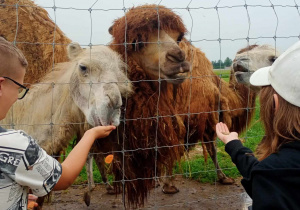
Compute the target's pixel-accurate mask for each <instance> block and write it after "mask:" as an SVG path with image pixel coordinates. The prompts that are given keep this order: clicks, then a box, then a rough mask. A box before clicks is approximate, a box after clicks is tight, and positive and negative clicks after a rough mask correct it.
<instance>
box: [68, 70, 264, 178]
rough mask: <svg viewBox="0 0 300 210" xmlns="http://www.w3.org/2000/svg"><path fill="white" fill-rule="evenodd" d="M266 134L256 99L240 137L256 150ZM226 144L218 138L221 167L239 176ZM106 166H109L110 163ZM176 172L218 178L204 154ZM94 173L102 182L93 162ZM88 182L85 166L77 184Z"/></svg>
mask: <svg viewBox="0 0 300 210" xmlns="http://www.w3.org/2000/svg"><path fill="white" fill-rule="evenodd" d="M214 72H215V73H216V74H217V75H221V78H223V79H224V80H225V81H228V80H229V77H230V71H229V70H217V71H214ZM263 135H264V130H263V128H262V125H261V123H260V122H259V102H258V100H257V101H256V112H255V116H254V119H253V120H252V124H251V125H250V126H249V127H248V129H247V131H246V132H244V133H242V134H240V139H242V141H243V142H244V145H245V146H246V147H249V148H250V149H251V150H252V151H254V150H255V148H256V146H257V145H258V143H259V142H260V140H261V139H262V136H263ZM224 148H225V147H224V144H223V143H222V142H221V141H220V140H217V150H218V154H217V158H218V162H219V165H220V167H221V168H222V170H223V172H224V173H225V174H226V176H228V177H231V178H238V177H240V174H239V172H238V170H237V168H236V167H235V165H234V164H233V163H232V162H231V158H230V157H229V155H228V154H227V153H226V152H225V150H224ZM70 150H71V146H69V147H68V150H67V154H68V153H69V152H70ZM106 167H109V166H108V165H107V166H106ZM173 172H174V174H175V175H176V174H183V175H184V176H185V177H186V178H191V179H195V180H198V181H200V182H210V183H213V182H215V181H216V180H217V177H216V169H215V166H214V164H213V162H212V160H211V158H210V157H208V158H207V162H205V160H204V157H203V155H202V154H200V152H199V155H195V156H194V157H192V158H191V159H189V160H187V158H185V157H183V158H182V160H181V162H180V163H177V164H176V166H175V167H174V170H173ZM93 174H94V180H95V183H101V182H102V179H101V175H100V173H99V171H98V168H97V166H96V164H95V163H94V164H93ZM108 179H109V181H112V180H113V176H112V175H109V176H108ZM84 183H87V175H86V171H85V168H83V170H82V171H81V173H80V175H79V176H78V178H77V179H76V181H75V184H84Z"/></svg>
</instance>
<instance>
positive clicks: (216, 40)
mask: <svg viewBox="0 0 300 210" xmlns="http://www.w3.org/2000/svg"><path fill="white" fill-rule="evenodd" d="M2 2H3V1H2ZM20 2H23V1H17V2H16V4H12V5H10V4H5V2H4V3H1V4H0V10H1V8H2V7H12V8H15V12H16V20H15V21H16V33H15V36H14V40H12V41H13V43H14V44H15V45H18V44H27V45H52V46H53V51H52V53H53V57H52V60H53V64H52V73H53V71H54V69H55V63H54V60H55V57H54V56H55V46H61V45H65V44H63V43H56V42H55V37H56V30H57V15H56V13H57V11H67V10H68V11H76V10H77V11H87V12H88V13H89V18H90V23H86V24H87V25H88V24H90V32H89V33H90V36H89V43H88V44H84V43H80V46H81V47H86V48H87V49H89V50H90V60H91V54H92V49H93V47H95V46H101V45H104V46H108V45H110V44H111V43H110V44H99V43H93V22H95V21H99V20H95V19H94V18H93V16H92V14H93V13H95V12H111V11H120V12H123V15H124V16H125V22H126V23H127V19H126V12H127V11H128V10H129V9H130V8H131V7H128V6H127V7H126V0H122V5H121V6H122V8H109V9H105V8H103V9H101V8H98V7H97V8H96V7H95V6H99V5H101V2H102V1H98V0H96V1H94V2H93V4H92V5H91V6H90V5H88V4H87V3H86V8H76V7H73V6H70V7H62V6H57V5H56V2H55V0H53V1H52V6H41V7H42V8H44V9H46V10H47V11H50V10H52V11H53V16H52V19H53V22H54V25H55V27H54V29H53V40H52V42H49V43H40V42H24V41H22V40H18V33H19V27H20V26H19V16H18V14H19V10H20V9H22V8H23V7H28V6H26V5H22V4H20ZM50 2H51V1H50ZM194 2H197V1H195V0H194V1H193V0H189V1H186V7H173V6H172V5H164V1H163V0H161V1H160V2H159V3H158V4H157V5H164V6H166V7H167V8H168V9H171V10H173V11H187V12H188V15H189V17H190V21H191V26H190V28H188V30H189V33H188V34H187V35H186V39H187V40H188V42H189V43H191V44H194V45H196V44H197V45H200V46H201V44H202V43H204V42H214V43H218V50H216V52H215V53H216V54H218V57H219V60H222V58H224V57H223V56H227V55H224V53H223V49H224V44H223V43H224V42H227V41H230V42H236V41H246V46H248V47H249V46H250V45H251V43H252V42H253V41H255V40H272V41H273V43H274V47H275V50H276V49H277V47H278V46H277V42H278V40H283V39H300V33H299V34H291V35H289V36H280V35H278V25H279V22H280V19H279V17H278V14H277V11H278V10H280V9H282V8H291V9H295V10H296V12H297V14H298V15H299V18H300V12H299V5H298V3H297V2H296V0H294V1H293V3H294V5H291V4H286V3H285V1H281V4H277V3H276V4H273V1H271V0H269V4H268V5H263V4H261V5H253V4H251V3H250V2H251V1H246V0H244V1H241V4H240V5H232V6H226V5H225V6H221V5H220V3H221V0H219V1H218V2H217V4H216V5H215V6H209V7H205V6H198V7H193V6H191V5H192V3H194ZM276 2H278V1H276ZM119 7H120V6H119ZM234 8H241V9H244V10H245V13H246V15H247V22H245V24H247V25H248V29H247V35H246V37H236V38H224V37H222V30H223V29H221V28H222V27H221V26H222V18H221V17H220V14H219V12H220V11H221V10H223V9H234ZM257 8H267V9H269V10H272V11H273V12H274V15H275V19H274V21H275V22H276V27H275V30H274V32H272V33H270V34H269V35H268V36H254V37H251V36H250V32H251V27H252V26H253V25H252V23H251V15H250V13H249V9H251V10H255V9H257ZM200 10H207V11H215V13H216V15H217V18H218V24H217V28H218V37H217V38H210V37H205V38H202V39H199V38H194V37H195V36H194V35H195V33H196V32H194V31H195V20H194V17H193V15H192V11H200ZM115 18H119V17H115ZM157 18H158V24H159V25H158V28H160V21H159V20H160V17H159V8H158V7H157ZM0 20H1V17H0ZM299 20H300V19H299ZM111 21H112V20H111ZM184 21H185V20H183V22H184ZM100 22H101V20H100ZM298 24H299V25H300V21H299V22H298ZM299 25H297V26H295V27H298V28H299ZM60 28H61V29H62V30H64V28H63V27H62V26H60ZM227 30H232V29H227ZM126 31H127V24H126V28H125V31H124V33H125V40H127V39H126V37H127V34H126V33H127V32H126ZM100 36H101V34H100ZM157 38H158V42H144V43H145V44H157V45H158V53H160V49H161V48H160V46H161V44H164V42H161V41H160V30H158V34H157ZM74 41H75V40H74ZM116 45H124V46H125V60H124V62H125V63H126V64H127V63H128V54H127V47H128V46H131V45H132V43H126V42H125V43H116ZM243 47H245V45H241V46H240V48H243ZM158 63H159V77H158V80H151V79H149V80H138V81H131V82H132V83H133V85H134V84H135V83H139V82H158V83H159V89H158V101H157V104H156V115H155V116H152V117H142V116H141V117H139V118H134V119H130V118H126V115H125V114H124V116H123V117H122V118H121V119H120V123H121V124H123V125H124V126H123V128H124V130H123V136H119V137H118V138H122V139H123V145H122V150H120V151H113V153H120V154H122V155H123V165H122V169H123V171H124V170H125V165H124V164H125V154H126V153H128V152H136V151H143V150H154V151H155V155H156V156H155V173H154V174H155V176H154V177H140V178H137V179H132V180H128V179H126V177H125V173H123V178H122V180H120V181H114V180H113V181H112V182H113V183H114V182H121V183H122V185H123V190H122V202H123V203H125V191H126V188H125V183H126V182H132V181H136V180H146V179H150V180H154V181H155V183H156V184H157V182H158V180H159V179H161V178H171V177H181V176H183V177H192V176H193V175H194V174H204V173H212V174H214V185H215V192H216V193H214V194H213V195H211V197H210V198H205V199H207V200H208V199H211V200H213V201H214V204H215V205H214V206H211V208H214V207H217V205H216V203H217V202H218V200H220V199H228V198H229V197H236V196H237V195H239V193H236V194H235V193H233V194H232V195H229V196H225V197H224V196H223V197H222V196H220V195H218V193H217V191H218V186H217V169H205V170H198V171H190V169H189V168H188V167H185V170H184V171H182V173H175V174H173V175H164V176H159V175H158V174H157V171H156V168H157V155H158V150H159V149H162V148H168V147H182V146H185V147H186V148H188V146H197V145H199V143H190V142H189V141H188V139H189V138H188V137H189V136H190V128H189V126H187V131H186V137H187V142H186V143H184V144H177V145H172V146H158V143H157V140H158V130H159V121H160V119H162V118H172V119H175V118H176V117H178V116H181V117H183V116H187V117H188V125H190V116H192V115H201V114H213V113H218V114H219V113H222V112H229V111H238V110H247V111H248V112H247V121H248V117H249V116H248V113H249V111H250V110H252V109H253V108H252V107H250V106H249V100H250V98H249V97H250V96H249V95H250V94H248V96H247V100H248V102H247V104H248V106H247V107H245V108H240V109H231V110H222V108H221V99H220V98H221V95H219V102H218V109H217V110H207V112H196V113H193V112H191V111H190V106H191V101H193V100H197V99H196V98H195V96H192V85H190V90H189V97H188V112H187V113H176V114H174V115H160V113H159V103H160V97H161V83H162V82H164V81H166V80H171V79H164V78H161V76H160V75H161V72H160V71H161V70H160V69H161V68H160V67H161V61H160V58H159V62H158ZM192 65H193V58H192V60H191V66H192ZM220 67H221V63H220ZM128 71H129V69H128V67H127V66H126V69H125V74H126V76H128V75H129V74H128ZM191 72H193V69H191ZM223 76H224V75H223V74H220V75H219V76H211V75H205V76H198V77H197V76H192V74H191V76H189V77H188V78H186V80H189V81H190V84H192V81H193V80H194V81H195V79H199V78H203V77H219V78H220V79H222V77H223ZM229 76H230V75H229ZM89 79H90V81H89V82H88V83H82V84H87V85H90V94H89V98H90V95H91V90H92V86H93V85H97V84H102V83H110V82H99V83H95V82H92V79H91V78H89ZM53 81H54V77H53ZM69 84H71V83H56V82H51V83H50V84H49V83H45V82H43V81H42V82H40V83H39V85H51V86H52V91H51V94H52V104H51V120H50V122H49V123H40V124H16V123H14V122H13V121H12V123H11V124H1V125H2V126H10V127H12V128H15V127H17V126H28V127H30V126H37V125H39V126H50V127H51V140H52V142H54V136H53V129H54V126H64V125H66V124H68V125H85V124H87V122H86V121H84V122H67V123H55V122H54V121H53V115H54V110H55V109H56V105H57V104H54V100H53V98H54V89H55V88H56V87H58V86H60V85H69ZM218 88H219V90H220V94H221V89H222V84H221V83H220V84H219V87H218ZM248 92H249V93H250V91H248ZM29 94H30V92H29ZM89 100H90V99H89ZM124 102H125V103H124V104H123V106H124V112H125V113H126V111H128V110H127V109H126V107H127V104H128V95H126V96H125V100H124ZM11 118H12V119H14V112H12V116H11ZM152 119H156V122H157V123H156V125H155V126H156V133H155V139H154V142H155V146H154V147H149V148H138V149H128V148H125V144H124V142H125V140H126V135H125V133H126V132H125V131H126V129H127V128H126V123H127V122H130V121H139V120H152ZM248 129H249V128H248V126H246V130H247V131H248ZM247 131H246V132H245V133H244V134H243V135H244V136H242V137H243V138H244V139H246V140H249V139H261V138H262V137H263V135H255V136H253V135H249V132H247ZM211 142H214V143H217V142H215V141H214V140H212V141H210V142H205V143H211ZM186 152H188V150H187V149H186ZM95 154H98V153H91V155H95ZM99 154H102V155H108V154H111V153H110V152H108V153H99ZM56 157H57V156H56ZM202 158H203V157H202ZM228 158H229V157H228ZM183 159H185V161H187V164H188V165H191V160H190V159H189V158H184V157H183ZM217 159H218V160H219V161H220V158H218V157H217ZM205 168H206V167H205ZM234 169H235V167H223V168H222V170H223V171H227V170H234ZM96 184H103V182H102V183H101V182H100V183H96ZM82 185H85V184H82ZM199 185H201V183H199ZM159 193H161V192H160V191H159V188H155V190H154V201H155V202H154V206H153V207H150V208H148V207H145V209H160V208H164V207H174V208H175V207H178V206H182V205H184V204H185V205H187V204H191V203H199V204H200V203H201V202H203V198H201V199H197V200H192V201H191V200H186V201H185V202H183V203H182V202H177V201H176V200H174V202H173V204H170V205H159V204H158V202H157V201H158V198H159ZM179 193H180V192H179ZM199 197H201V193H199ZM124 209H125V207H124Z"/></svg>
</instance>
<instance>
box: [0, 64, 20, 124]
mask: <svg viewBox="0 0 300 210" xmlns="http://www.w3.org/2000/svg"><path fill="white" fill-rule="evenodd" d="M11 68H13V69H10V70H9V71H10V72H15V73H13V74H12V75H10V76H8V77H10V78H11V79H13V80H15V81H16V82H18V83H20V84H23V82H24V76H25V68H24V67H22V66H21V64H19V65H13V66H11ZM1 76H7V75H0V120H3V119H4V118H5V117H6V114H7V112H8V111H9V109H10V107H11V106H12V105H13V104H14V103H15V102H16V100H17V99H18V93H19V86H18V85H17V84H15V83H14V82H12V81H10V80H9V79H5V78H3V77H1Z"/></svg>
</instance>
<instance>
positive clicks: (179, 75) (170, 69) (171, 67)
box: [161, 61, 190, 84]
mask: <svg viewBox="0 0 300 210" xmlns="http://www.w3.org/2000/svg"><path fill="white" fill-rule="evenodd" d="M189 72H190V64H189V62H187V61H185V62H181V63H177V64H174V63H171V64H170V63H168V64H167V65H165V66H164V68H163V69H162V71H161V76H162V77H163V78H164V79H166V81H167V82H168V83H172V84H181V83H182V82H184V80H185V79H186V78H187V77H188V75H189Z"/></svg>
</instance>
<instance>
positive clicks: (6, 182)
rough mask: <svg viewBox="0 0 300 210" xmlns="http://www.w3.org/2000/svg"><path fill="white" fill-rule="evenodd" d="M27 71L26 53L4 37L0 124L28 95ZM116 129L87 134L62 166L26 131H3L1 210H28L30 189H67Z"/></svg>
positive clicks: (103, 128)
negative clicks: (98, 141) (99, 143)
mask: <svg viewBox="0 0 300 210" xmlns="http://www.w3.org/2000/svg"><path fill="white" fill-rule="evenodd" d="M26 67H27V61H26V59H25V57H24V55H23V54H22V52H21V51H20V50H19V49H17V48H16V47H15V46H13V45H12V44H11V43H10V42H7V41H6V40H5V39H3V38H2V37H0V120H3V119H4V118H5V117H6V114H7V112H8V111H9V109H10V108H11V106H12V105H13V104H14V103H15V102H16V100H17V99H22V98H23V97H25V95H26V94H27V92H28V88H26V87H25V86H23V80H24V75H25V70H26ZM114 129H115V126H98V127H95V128H92V129H90V130H88V131H86V132H85V134H84V136H83V137H82V139H81V140H80V142H79V143H78V144H77V145H76V147H75V148H74V149H73V150H72V151H71V152H70V154H69V155H68V157H67V158H66V160H65V161H64V162H63V163H62V164H60V163H59V162H57V161H56V160H55V159H54V158H52V157H51V156H49V155H48V154H47V153H46V152H45V151H44V150H43V149H42V148H40V147H39V145H37V144H36V142H35V140H33V139H32V138H31V137H30V136H28V135H27V134H26V133H24V132H23V131H17V130H5V129H3V128H2V127H0V206H1V209H27V200H28V187H30V189H31V190H32V191H33V193H34V194H35V195H37V196H44V195H46V194H48V193H49V192H50V191H51V190H64V189H67V188H68V187H69V186H70V185H71V184H72V183H73V182H74V180H75V179H76V177H77V176H78V174H79V173H80V171H81V169H82V168H83V166H84V164H85V162H86V159H87V155H88V152H89V150H90V148H91V146H92V145H93V143H94V141H95V140H96V139H98V138H104V137H106V136H108V135H109V134H110V132H111V131H112V130H114Z"/></svg>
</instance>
